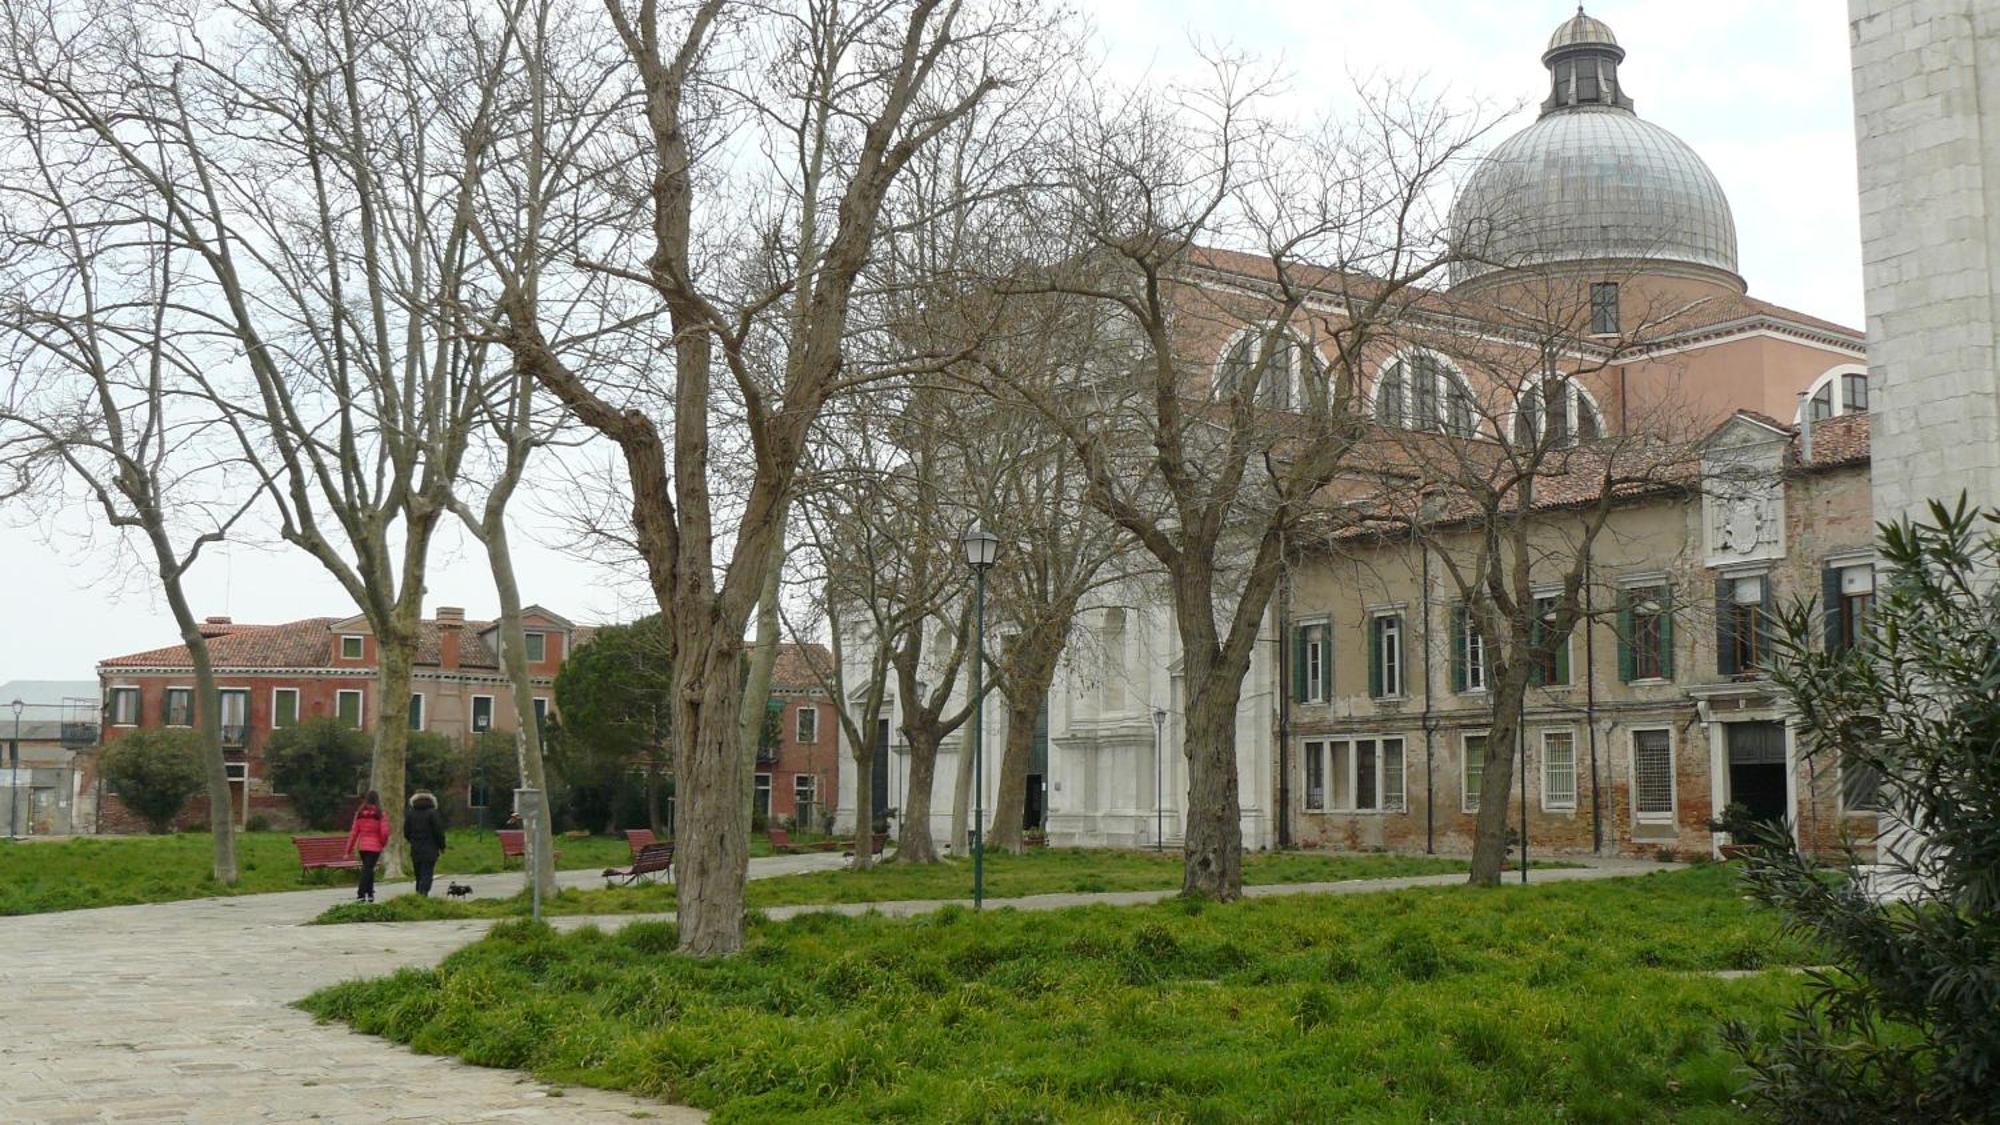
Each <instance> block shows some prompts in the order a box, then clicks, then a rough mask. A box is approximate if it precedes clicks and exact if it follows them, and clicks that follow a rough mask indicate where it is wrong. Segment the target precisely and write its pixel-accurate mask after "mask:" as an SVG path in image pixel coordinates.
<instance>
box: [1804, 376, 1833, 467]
mask: <svg viewBox="0 0 2000 1125" xmlns="http://www.w3.org/2000/svg"><path fill="white" fill-rule="evenodd" d="M1829 393H1831V392H1829ZM1812 432H1813V424H1812V402H1811V401H1810V400H1808V399H1807V398H1806V394H1805V392H1804V391H1800V392H1799V464H1801V465H1810V464H1812V459H1813V455H1812V437H1813V435H1812Z"/></svg>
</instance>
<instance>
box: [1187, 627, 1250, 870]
mask: <svg viewBox="0 0 2000 1125" xmlns="http://www.w3.org/2000/svg"><path fill="white" fill-rule="evenodd" d="M1188 663H1189V664H1190V665H1192V664H1193V663H1194V661H1193V660H1190V661H1189V662H1188ZM1189 671H1190V675H1189V677H1188V685H1189V697H1188V707H1187V748H1186V753H1187V762H1188V806H1187V830H1186V839H1185V840H1184V841H1183V843H1182V847H1181V857H1182V861H1183V863H1184V865H1185V870H1184V873H1183V875H1182V879H1181V893H1182V894H1184V895H1198V896H1201V897H1205V898H1213V899H1217V900H1220V901H1224V902H1228V901H1232V900H1234V899H1237V898H1240V897H1242V894H1243V805H1242V799H1241V796H1240V794H1239V792H1238V781H1237V777H1236V704H1237V701H1238V697H1239V695H1240V694H1241V693H1242V688H1243V675H1242V673H1241V672H1238V673H1236V674H1234V675H1232V674H1230V672H1229V670H1227V669H1222V668H1216V667H1213V666H1211V667H1210V668H1208V669H1206V670H1205V672H1206V674H1205V675H1198V676H1197V675H1195V674H1193V673H1194V671H1195V670H1194V669H1193V668H1190V669H1189Z"/></svg>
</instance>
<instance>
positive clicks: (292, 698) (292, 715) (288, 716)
mask: <svg viewBox="0 0 2000 1125" xmlns="http://www.w3.org/2000/svg"><path fill="white" fill-rule="evenodd" d="M298 725H299V689H297V688H289V687H281V688H273V689H272V690H271V727H272V729H273V730H283V729H284V728H286V727H295V726H298Z"/></svg>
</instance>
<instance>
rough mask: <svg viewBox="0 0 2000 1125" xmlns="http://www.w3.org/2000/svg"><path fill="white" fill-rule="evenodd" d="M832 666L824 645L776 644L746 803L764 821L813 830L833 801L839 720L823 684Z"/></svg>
mask: <svg viewBox="0 0 2000 1125" xmlns="http://www.w3.org/2000/svg"><path fill="white" fill-rule="evenodd" d="M832 667H833V654H832V653H831V652H829V651H828V650H827V649H826V647H825V646H824V645H814V644H783V645H779V646H778V658H777V663H776V664H774V665H773V666H772V669H771V696H770V699H769V700H768V701H767V705H766V711H765V715H766V719H765V724H764V737H763V740H762V742H761V743H760V745H759V746H758V749H757V771H756V778H755V783H756V792H755V803H754V804H753V805H752V806H751V807H752V809H753V810H754V811H755V813H756V815H757V816H758V818H759V819H761V820H763V821H764V822H765V823H767V824H775V825H779V826H790V827H793V828H795V829H798V830H800V831H807V830H810V831H819V830H820V829H822V828H823V827H824V825H825V820H826V818H827V817H828V816H830V815H832V812H833V810H834V808H835V806H836V805H837V804H838V799H839V798H838V794H839V786H840V762H839V761H838V760H837V759H838V758H839V757H840V741H839V739H838V737H837V732H838V730H839V728H840V720H839V718H838V717H837V716H836V715H835V714H834V711H833V705H832V704H831V703H830V702H829V701H828V696H827V689H826V686H825V685H826V684H827V682H828V681H829V679H830V677H831V671H830V670H831V669H832Z"/></svg>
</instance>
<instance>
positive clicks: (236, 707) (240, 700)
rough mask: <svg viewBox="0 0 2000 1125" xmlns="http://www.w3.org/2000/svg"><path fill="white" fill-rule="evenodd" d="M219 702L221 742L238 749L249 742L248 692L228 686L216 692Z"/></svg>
mask: <svg viewBox="0 0 2000 1125" xmlns="http://www.w3.org/2000/svg"><path fill="white" fill-rule="evenodd" d="M216 698H217V700H218V701H219V702H220V704H221V713H222V744H223V745H224V746H226V747H229V748H231V749H240V748H242V747H244V746H248V745H249V744H250V693H249V692H247V691H244V690H242V689H241V688H228V689H225V690H223V691H220V692H217V693H216Z"/></svg>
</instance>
